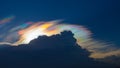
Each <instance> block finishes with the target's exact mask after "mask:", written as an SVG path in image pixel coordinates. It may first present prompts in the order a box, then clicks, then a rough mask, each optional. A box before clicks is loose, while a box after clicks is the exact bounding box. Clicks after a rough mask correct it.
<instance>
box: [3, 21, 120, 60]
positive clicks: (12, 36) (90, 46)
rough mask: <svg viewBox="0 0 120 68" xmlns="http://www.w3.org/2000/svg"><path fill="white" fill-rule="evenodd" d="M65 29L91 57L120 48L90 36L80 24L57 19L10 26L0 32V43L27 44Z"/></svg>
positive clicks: (108, 53) (105, 54)
mask: <svg viewBox="0 0 120 68" xmlns="http://www.w3.org/2000/svg"><path fill="white" fill-rule="evenodd" d="M4 28H5V27H4ZM66 30H68V31H71V32H72V33H73V34H74V38H75V39H76V40H77V41H76V43H78V44H79V45H80V46H81V47H82V48H84V49H87V50H88V51H89V52H91V55H90V57H92V58H96V59H99V58H105V57H108V56H112V55H115V56H118V55H120V52H119V51H120V49H119V48H117V47H115V45H113V44H110V43H106V42H104V41H99V40H97V39H94V38H92V34H94V33H92V31H90V30H89V29H88V28H86V27H84V26H82V25H75V24H65V23H62V22H61V21H58V20H55V21H38V22H26V23H23V24H21V25H18V26H15V27H12V28H11V29H9V30H8V32H7V34H5V32H4V33H3V34H2V33H1V35H2V36H1V38H4V40H3V39H1V43H3V42H7V43H11V45H16V46H18V45H19V44H28V43H29V42H30V41H31V40H33V39H36V38H38V36H42V35H46V36H52V35H56V34H60V33H61V32H62V31H66Z"/></svg>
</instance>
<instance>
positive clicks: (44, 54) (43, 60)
mask: <svg viewBox="0 0 120 68" xmlns="http://www.w3.org/2000/svg"><path fill="white" fill-rule="evenodd" d="M73 35H74V34H72V33H71V32H70V31H64V32H62V33H61V34H57V35H53V36H50V37H48V36H40V37H38V38H37V39H34V40H32V41H31V42H30V43H29V44H21V45H19V46H9V45H3V46H0V55H1V57H0V60H1V61H0V67H2V68H8V67H10V68H36V67H37V68H41V67H42V68H48V67H50V68H73V67H74V68H89V67H92V68H114V66H113V65H109V64H106V63H103V62H98V61H95V60H94V59H92V58H89V57H88V56H89V54H90V53H89V52H88V51H87V50H86V49H82V48H81V47H80V46H78V44H76V39H74V37H73Z"/></svg>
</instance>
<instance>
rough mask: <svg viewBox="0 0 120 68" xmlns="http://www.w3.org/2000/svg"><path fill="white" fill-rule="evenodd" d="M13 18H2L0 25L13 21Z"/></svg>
mask: <svg viewBox="0 0 120 68" xmlns="http://www.w3.org/2000/svg"><path fill="white" fill-rule="evenodd" d="M14 18H15V16H9V17H6V18H3V19H2V20H0V25H1V24H5V23H8V22H10V21H11V20H13V19H14Z"/></svg>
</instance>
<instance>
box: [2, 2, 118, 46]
mask: <svg viewBox="0 0 120 68" xmlns="http://www.w3.org/2000/svg"><path fill="white" fill-rule="evenodd" d="M8 15H15V16H16V22H19V21H38V20H56V19H63V20H65V22H68V23H73V24H81V25H84V26H86V27H88V28H89V29H90V30H92V32H93V33H94V35H93V36H94V37H95V38H98V39H101V40H106V41H112V42H113V43H116V44H120V43H119V42H120V40H119V39H120V27H119V26H120V2H119V0H26V1H25V0H23V1H22V0H19V1H18V0H3V1H2V0H1V1H0V18H3V17H6V16H8Z"/></svg>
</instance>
